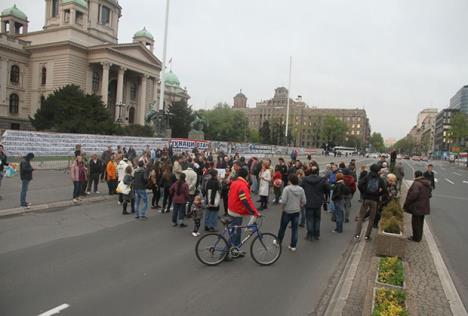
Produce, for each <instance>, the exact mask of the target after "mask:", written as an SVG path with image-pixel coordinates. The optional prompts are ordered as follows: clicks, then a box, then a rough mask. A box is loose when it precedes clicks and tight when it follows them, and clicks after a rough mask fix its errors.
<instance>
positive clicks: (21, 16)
mask: <svg viewBox="0 0 468 316" xmlns="http://www.w3.org/2000/svg"><path fill="white" fill-rule="evenodd" d="M8 15H12V16H14V17H15V18H18V19H20V20H24V21H27V20H28V17H27V16H26V14H24V12H23V11H21V10H20V9H18V8H17V7H16V4H15V5H13V6H12V7H11V8H8V9H5V10H3V11H2V16H8Z"/></svg>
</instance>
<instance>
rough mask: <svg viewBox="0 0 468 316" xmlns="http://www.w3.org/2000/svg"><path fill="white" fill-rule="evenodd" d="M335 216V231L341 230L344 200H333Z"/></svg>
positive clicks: (340, 231)
mask: <svg viewBox="0 0 468 316" xmlns="http://www.w3.org/2000/svg"><path fill="white" fill-rule="evenodd" d="M335 216H336V228H335V230H336V232H338V233H342V232H343V221H344V200H343V199H341V200H336V201H335Z"/></svg>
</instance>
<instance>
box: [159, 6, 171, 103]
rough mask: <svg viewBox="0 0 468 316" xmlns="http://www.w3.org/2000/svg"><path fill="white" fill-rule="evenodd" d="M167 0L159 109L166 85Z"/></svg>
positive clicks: (162, 101)
mask: <svg viewBox="0 0 468 316" xmlns="http://www.w3.org/2000/svg"><path fill="white" fill-rule="evenodd" d="M169 1H170V0H166V22H165V27H164V46H163V60H162V69H161V75H160V77H161V92H160V96H159V110H165V108H164V89H165V87H166V52H167V33H168V27H169Z"/></svg>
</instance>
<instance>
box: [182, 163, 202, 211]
mask: <svg viewBox="0 0 468 316" xmlns="http://www.w3.org/2000/svg"><path fill="white" fill-rule="evenodd" d="M193 168H194V166H193V164H192V163H190V164H189V166H188V167H187V169H186V170H184V171H183V173H185V179H186V180H185V181H186V182H187V185H188V187H189V198H188V203H187V211H186V215H187V217H188V218H190V217H192V204H193V199H194V198H195V193H196V191H197V183H198V175H197V173H196V172H195V171H194V170H193Z"/></svg>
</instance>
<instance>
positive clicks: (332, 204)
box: [328, 190, 335, 213]
mask: <svg viewBox="0 0 468 316" xmlns="http://www.w3.org/2000/svg"><path fill="white" fill-rule="evenodd" d="M332 197H333V190H330V198H329V199H330V200H329V202H328V211H329V212H330V213H333V212H334V211H335V202H333V200H332Z"/></svg>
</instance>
